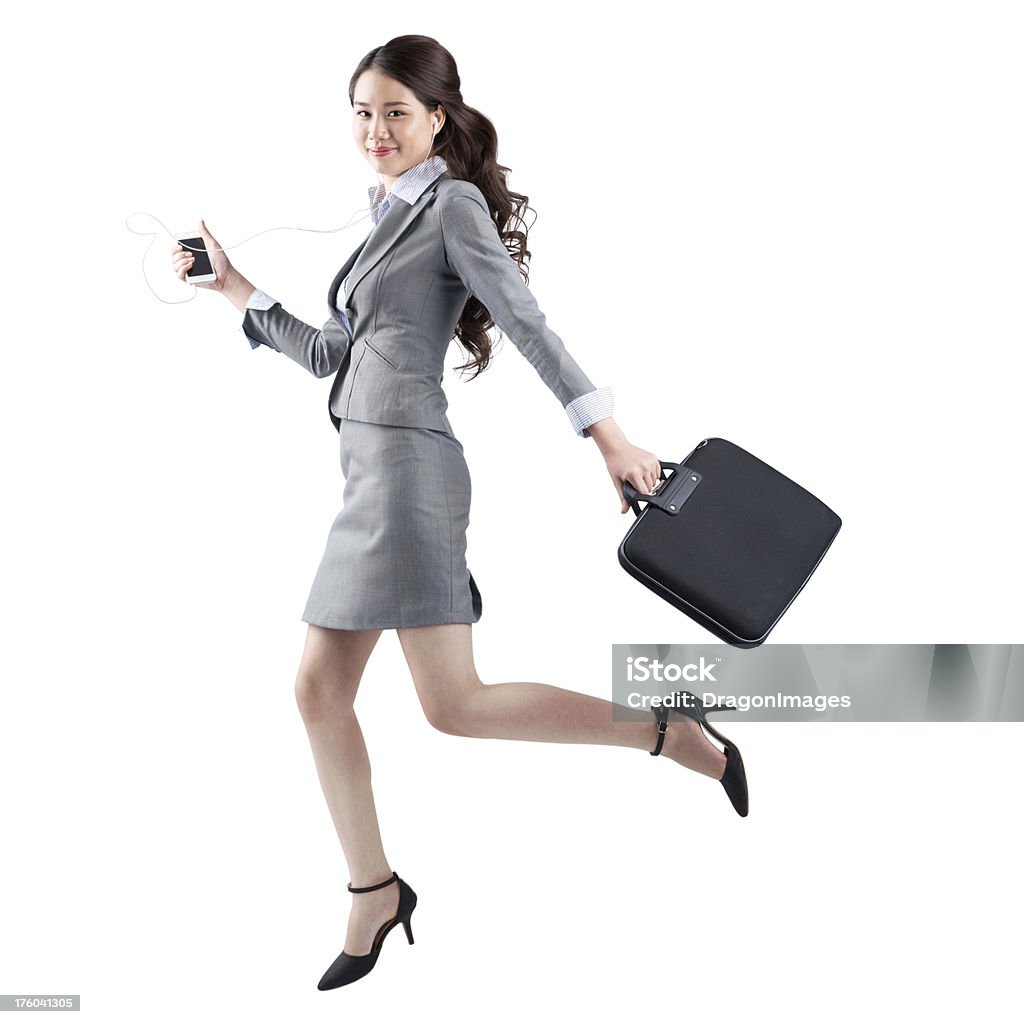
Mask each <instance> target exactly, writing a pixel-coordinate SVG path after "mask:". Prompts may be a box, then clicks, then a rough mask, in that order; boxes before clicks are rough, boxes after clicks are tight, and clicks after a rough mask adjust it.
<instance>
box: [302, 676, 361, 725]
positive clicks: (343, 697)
mask: <svg viewBox="0 0 1024 1024" xmlns="http://www.w3.org/2000/svg"><path fill="white" fill-rule="evenodd" d="M353 696H354V688H353V687H349V686H346V684H345V682H344V680H336V679H327V678H325V677H324V676H323V675H322V674H320V673H318V672H313V671H310V670H308V669H300V670H299V672H298V674H297V675H296V677H295V703H296V704H298V706H299V711H300V713H301V714H302V717H303V718H304V719H307V720H309V719H317V718H322V717H324V716H325V715H327V714H337V713H338V711H339V710H340V711H345V710H351V709H352V704H353Z"/></svg>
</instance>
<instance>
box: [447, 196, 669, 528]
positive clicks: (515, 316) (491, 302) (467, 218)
mask: <svg viewBox="0 0 1024 1024" xmlns="http://www.w3.org/2000/svg"><path fill="white" fill-rule="evenodd" d="M439 200H440V204H441V205H440V221H441V234H442V236H443V238H444V247H445V255H446V256H447V259H448V265H449V266H450V267H451V268H452V270H454V271H455V272H456V273H457V274H458V275H459V277H460V278H461V279H462V282H463V284H465V286H466V287H467V288H468V289H469V290H470V292H471V293H472V294H473V295H475V296H476V297H477V298H478V299H479V300H480V301H481V302H482V303H483V304H484V306H486V307H487V311H488V312H489V313H490V314H491V317H492V318H493V319H494V322H495V323H496V324H497V325H498V327H500V328H501V330H502V331H504V333H505V334H507V335H508V336H509V337H510V338H511V339H512V343H513V344H514V345H515V346H516V348H517V349H519V351H520V352H521V353H522V354H523V355H524V356H525V357H526V358H527V360H529V362H530V363H531V364H532V366H533V367H534V369H536V371H537V372H538V373H539V374H540V377H541V379H542V380H543V381H544V383H545V384H546V385H547V386H548V387H549V388H550V389H551V391H552V392H554V394H555V395H556V396H557V397H558V399H559V400H560V401H561V403H562V405H563V406H566V407H568V406H570V405H571V403H573V402H574V401H575V400H576V399H578V398H580V397H581V396H584V395H588V394H591V393H593V392H595V391H598V390H599V389H595V387H594V385H593V384H592V383H591V381H590V378H589V377H588V376H587V375H586V374H585V373H584V372H583V370H582V369H581V368H580V366H579V365H578V364H577V363H576V360H575V359H573V357H572V356H571V355H570V354H569V352H568V351H567V350H566V347H565V344H564V342H563V341H562V339H561V338H560V337H559V336H558V335H557V334H555V332H554V331H552V330H551V328H550V327H548V326H547V321H546V318H545V316H544V314H543V313H542V312H541V310H540V308H539V307H538V305H537V300H536V299H535V298H534V296H533V293H532V292H531V291H530V289H529V288H528V287H527V285H526V282H525V281H523V279H522V276H521V275H520V273H519V268H518V267H517V266H516V264H515V261H514V260H513V259H512V257H511V256H510V254H509V252H508V250H507V249H506V248H505V244H504V242H502V240H501V238H500V236H499V235H498V230H497V228H496V227H495V225H494V221H492V220H491V217H490V213H489V211H488V209H487V203H486V200H485V199H484V197H483V193H482V192H481V191H480V190H479V189H478V188H477V187H476V185H474V184H472V183H471V182H467V181H457V182H455V183H454V184H453V185H452V186H449V187H448V188H446V189H445V191H444V193H442V194H441V195H440V196H439ZM570 418H571V417H570ZM582 436H589V437H592V438H593V439H594V441H595V442H596V443H597V446H598V448H599V449H600V450H601V454H602V455H603V456H604V459H605V465H606V466H607V468H608V474H609V476H611V478H612V482H613V483H614V485H615V490H616V492H617V493H618V495H619V500H620V502H621V510H622V511H623V512H626V511H628V510H629V502H627V501H626V499H625V497H624V496H623V493H622V481H623V480H629V482H630V483H632V484H633V486H634V487H636V488H637V490H639V491H643V492H644V493H650V491H651V490H652V489H653V488H654V487H655V486H656V485H657V481H658V479H659V477H660V474H661V463H660V462H659V461H658V457H657V456H656V455H654V454H653V453H652V452H649V451H645V450H644V449H643V448H637V447H636V446H635V445H633V444H630V442H629V441H628V440H627V439H626V435H625V434H623V432H622V430H621V429H620V428H619V426H618V424H617V423H616V422H615V420H614V419H613V418H612V417H611V416H605V417H603V418H601V419H598V420H595V421H594V422H592V423H590V425H589V426H588V427H587V428H586V430H585V431H584V432H583V435H582Z"/></svg>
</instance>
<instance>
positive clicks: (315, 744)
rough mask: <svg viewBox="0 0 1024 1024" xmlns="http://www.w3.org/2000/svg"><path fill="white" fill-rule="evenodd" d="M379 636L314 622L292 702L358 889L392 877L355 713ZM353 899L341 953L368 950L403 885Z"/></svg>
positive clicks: (392, 912) (376, 632) (395, 905)
mask: <svg viewBox="0 0 1024 1024" xmlns="http://www.w3.org/2000/svg"><path fill="white" fill-rule="evenodd" d="M379 637H380V630H342V629H324V628H322V627H320V626H313V625H310V627H309V629H308V631H307V633H306V645H305V648H304V650H303V652H302V662H301V664H300V666H299V671H298V675H297V676H296V680H295V698H296V701H297V702H298V705H299V710H300V711H301V713H302V720H303V722H304V723H305V726H306V732H307V733H308V735H309V742H310V746H311V747H312V748H313V759H314V761H315V762H316V770H317V775H318V776H319V777H320V786H321V788H322V789H323V792H324V797H325V798H326V799H327V806H328V809H329V810H330V812H331V819H332V820H333V821H334V828H335V830H336V831H337V833H338V839H339V840H340V841H341V847H342V850H343V852H344V854H345V860H346V862H347V864H348V872H349V879H348V881H349V883H350V884H351V885H353V886H364V885H373V884H374V883H376V882H382V881H384V879H386V878H388V877H389V876H390V875H391V866H390V865H389V864H388V861H387V857H385V856H384V847H383V844H382V842H381V837H380V828H379V826H378V823H377V810H376V807H375V805H374V802H373V790H372V789H371V787H370V759H369V757H368V755H367V753H366V744H365V742H364V741H363V732H362V729H360V728H359V722H358V720H357V719H356V715H355V710H354V708H353V702H354V701H355V697H356V691H357V690H358V688H359V681H360V679H361V678H362V675H363V670H364V669H365V667H366V662H367V660H368V659H369V657H370V652H371V651H372V650H373V648H374V645H375V644H376V643H377V640H378V638H379ZM351 899H352V912H351V914H350V915H349V921H348V931H347V933H346V937H345V946H344V949H345V952H346V953H351V954H352V955H353V956H360V955H362V954H364V953H368V952H369V951H370V946H371V944H372V942H373V937H374V935H376V933H377V929H378V928H379V927H380V925H382V924H383V923H384V922H385V921H387V920H389V919H390V918H392V917H394V916H395V914H396V913H397V911H398V885H397V884H394V885H389V886H385V888H383V889H379V890H377V891H376V892H368V893H359V894H357V895H353V896H352V897H351Z"/></svg>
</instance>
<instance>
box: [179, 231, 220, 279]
mask: <svg viewBox="0 0 1024 1024" xmlns="http://www.w3.org/2000/svg"><path fill="white" fill-rule="evenodd" d="M178 241H179V242H180V243H181V244H182V246H183V247H184V249H185V251H186V252H188V251H189V250H190V249H192V250H198V251H194V252H193V253H192V255H193V256H195V258H196V261H195V263H193V264H192V267H191V268H190V269H189V272H188V274H186V275H185V276H186V277H206V276H207V275H208V274H212V273H213V265H212V264H211V263H210V254H209V253H208V252H207V251H206V243H205V242H204V241H203V240H202V239H201V238H179V239H178Z"/></svg>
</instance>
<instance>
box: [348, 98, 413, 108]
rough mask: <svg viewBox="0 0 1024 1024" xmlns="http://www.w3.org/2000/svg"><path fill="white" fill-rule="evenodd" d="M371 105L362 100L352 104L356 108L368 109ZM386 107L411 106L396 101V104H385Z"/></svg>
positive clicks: (401, 101)
mask: <svg viewBox="0 0 1024 1024" xmlns="http://www.w3.org/2000/svg"><path fill="white" fill-rule="evenodd" d="M369 105H370V104H369V103H363V101H362V100H356V101H355V103H353V104H352V106H354V107H368V106H369ZM384 106H385V107H407V106H409V104H408V103H406V102H404V101H403V100H395V102H394V103H385V104H384Z"/></svg>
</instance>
